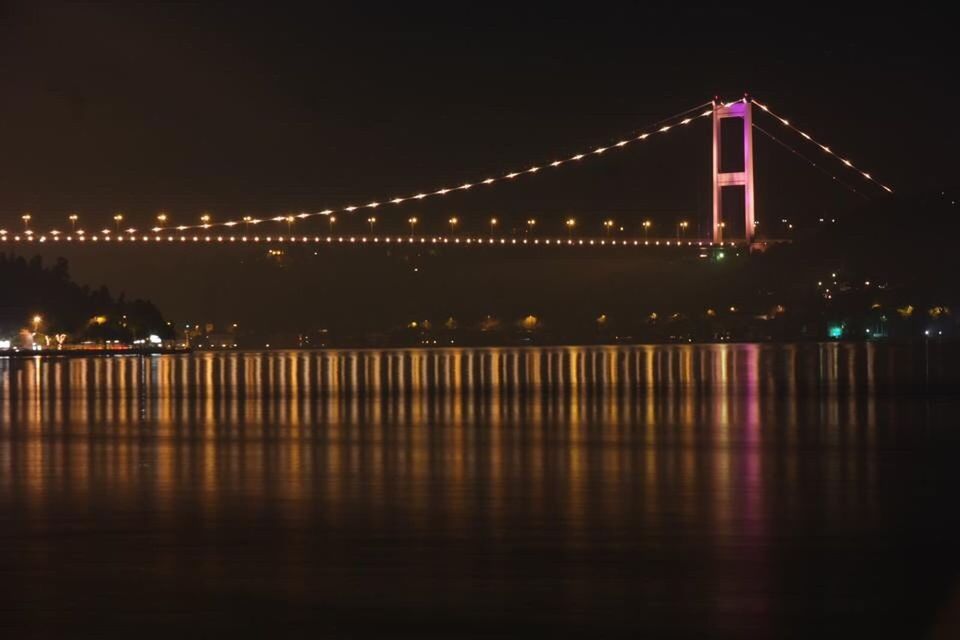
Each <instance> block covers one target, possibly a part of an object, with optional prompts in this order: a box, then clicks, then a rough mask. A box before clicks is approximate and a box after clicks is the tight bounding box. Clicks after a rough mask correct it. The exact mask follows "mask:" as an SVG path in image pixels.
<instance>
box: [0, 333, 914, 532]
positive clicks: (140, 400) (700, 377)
mask: <svg viewBox="0 0 960 640" xmlns="http://www.w3.org/2000/svg"><path fill="white" fill-rule="evenodd" d="M892 357H893V356H892V355H891V353H888V352H886V351H883V352H881V351H880V350H878V349H877V348H876V347H875V346H874V345H866V346H842V345H836V344H826V345H811V346H808V347H781V346H759V345H726V344H724V345H707V346H692V345H680V346H637V347H597V348H579V347H562V348H545V347H532V348H523V349H512V348H495V349H437V350H419V349H412V350H349V351H291V352H271V353H265V354H260V353H243V352H241V353H220V354H213V353H202V354H194V355H177V356H163V357H145V358H140V357H113V358H76V359H66V358H65V359H49V360H45V359H39V358H29V359H16V360H13V359H0V504H7V503H9V501H11V500H20V501H23V503H24V504H26V505H27V506H28V507H29V508H32V509H39V508H41V507H42V506H43V505H44V504H46V503H47V501H48V500H51V499H53V498H54V497H58V498H60V499H69V500H72V501H74V502H75V503H76V504H77V505H83V504H85V503H86V502H87V501H89V500H90V499H91V495H92V494H96V493H97V492H98V491H102V488H103V487H104V486H106V487H109V489H110V499H111V500H116V501H118V502H119V503H122V504H127V503H130V504H133V503H134V502H136V501H148V502H149V503H150V504H152V505H154V507H155V508H156V509H157V513H158V517H171V516H170V513H171V509H172V507H171V505H172V504H173V503H174V502H175V501H176V500H182V499H183V496H185V495H189V496H191V499H192V500H195V501H196V502H197V504H198V505H199V506H200V507H201V508H202V510H203V517H204V518H205V521H209V522H212V521H213V519H215V518H216V517H217V514H218V513H219V512H220V511H221V510H223V509H261V508H265V505H271V506H270V508H271V509H273V510H274V511H276V512H277V513H279V514H280V515H281V516H282V517H283V518H291V519H293V518H303V517H307V515H308V514H309V513H313V512H312V511H311V509H321V510H322V516H323V518H324V519H325V520H326V521H328V522H331V523H335V522H336V521H337V520H338V519H341V518H345V517H349V516H350V511H349V510H350V508H351V505H354V506H355V505H357V504H363V503H367V504H369V505H372V506H374V507H376V509H375V511H376V513H377V516H376V517H378V518H386V517H391V514H390V513H389V512H387V511H384V510H385V509H387V505H393V506H392V507H391V508H394V509H396V508H399V509H402V511H403V512H404V514H405V517H409V518H411V521H412V522H415V523H418V525H419V526H424V527H449V528H466V527H471V526H481V525H482V526H486V527H489V528H490V530H491V531H493V532H494V533H495V534H496V535H500V534H501V533H502V532H503V531H504V530H505V527H508V526H509V523H510V521H511V518H512V517H514V516H515V515H516V514H517V513H523V514H524V515H525V516H526V517H538V514H539V515H543V514H544V513H547V512H548V510H551V509H562V510H563V513H564V516H565V519H564V522H565V523H566V526H568V529H567V530H566V536H567V538H566V540H567V542H568V544H569V545H571V546H576V545H578V544H581V543H582V542H583V538H584V536H587V535H589V529H588V527H587V523H589V522H590V521H591V520H592V519H595V518H604V519H617V518H627V517H643V518H644V519H645V520H646V522H647V524H648V525H649V526H652V527H662V530H663V532H664V534H665V535H668V534H669V529H670V526H671V522H673V521H674V520H675V519H676V518H682V519H693V518H695V517H706V519H707V520H708V521H709V522H710V523H711V524H712V526H714V527H715V528H716V531H717V533H720V534H725V533H734V532H747V533H750V532H751V531H753V529H751V527H756V526H757V522H758V521H759V516H758V514H759V513H760V512H762V511H763V510H764V509H766V508H768V507H769V502H770V500H773V499H774V497H773V496H772V495H768V492H767V491H766V490H765V483H764V481H763V480H764V478H766V477H768V476H769V474H771V473H775V474H778V477H780V478H781V479H782V482H783V483H785V485H784V486H786V487H788V489H787V490H786V491H787V493H788V494H789V492H790V491H789V487H796V486H798V485H799V483H800V482H801V479H802V477H803V467H802V465H801V463H800V462H798V458H797V456H796V455H792V454H791V453H790V452H795V451H797V450H798V449H800V448H803V447H804V446H805V443H806V444H809V443H811V442H816V443H818V444H820V445H827V446H829V447H831V448H844V447H865V446H869V447H873V446H874V445H876V444H877V440H878V436H877V433H878V423H879V424H881V425H882V424H884V423H885V421H886V422H888V421H889V420H890V416H889V415H888V413H887V412H889V411H891V410H892V409H889V407H887V406H886V405H878V404H877V402H876V400H875V398H874V395H872V393H864V392H863V391H869V392H873V391H874V390H875V389H878V388H879V387H881V386H882V385H883V384H888V383H889V381H890V380H891V376H892V375H898V374H899V375H908V373H909V367H898V366H894V365H893V364H892V363H891V361H890V360H891V358H892ZM904 372H906V373H904ZM885 407H887V408H885ZM871 450H872V449H871ZM876 468H877V464H876V461H875V460H874V459H873V457H872V456H870V455H868V456H848V457H844V456H829V457H828V458H826V459H825V460H824V461H823V462H822V464H821V465H820V467H819V469H820V470H821V471H822V473H823V476H824V481H825V482H828V483H832V484H835V485H836V486H838V487H842V486H844V482H848V481H850V480H851V479H852V480H854V483H855V484H857V483H859V486H861V487H862V486H865V485H864V483H867V485H866V486H872V485H869V482H870V479H871V478H873V477H874V476H875V475H876ZM65 497H66V498H65ZM859 497H860V496H858V499H859ZM846 498H849V496H845V495H844V494H843V493H842V491H841V492H840V493H839V494H836V493H835V494H833V495H832V496H831V497H830V500H832V501H833V502H831V503H830V505H831V506H830V508H834V509H838V510H842V508H843V502H844V500H845V499H846ZM397 505H402V506H400V507H398V506H397ZM438 513H442V514H443V516H442V517H438V516H437V514H438ZM753 532H754V533H755V531H753Z"/></svg>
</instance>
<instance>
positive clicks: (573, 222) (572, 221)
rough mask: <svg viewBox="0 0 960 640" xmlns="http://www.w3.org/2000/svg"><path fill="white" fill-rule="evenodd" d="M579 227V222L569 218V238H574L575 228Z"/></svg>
mask: <svg viewBox="0 0 960 640" xmlns="http://www.w3.org/2000/svg"><path fill="white" fill-rule="evenodd" d="M575 226H577V221H576V220H574V219H573V218H567V237H568V238H572V237H573V228H574V227H575Z"/></svg>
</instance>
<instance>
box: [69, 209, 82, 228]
mask: <svg viewBox="0 0 960 640" xmlns="http://www.w3.org/2000/svg"><path fill="white" fill-rule="evenodd" d="M68 219H69V220H70V229H71V230H72V231H74V232H76V230H77V220H79V219H80V216H78V215H77V214H75V213H71V214H70V216H69V218H68Z"/></svg>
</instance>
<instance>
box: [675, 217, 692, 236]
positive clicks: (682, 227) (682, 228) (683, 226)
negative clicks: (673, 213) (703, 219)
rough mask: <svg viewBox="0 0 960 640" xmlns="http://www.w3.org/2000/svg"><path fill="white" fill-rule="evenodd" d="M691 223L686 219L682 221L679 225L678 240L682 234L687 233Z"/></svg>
mask: <svg viewBox="0 0 960 640" xmlns="http://www.w3.org/2000/svg"><path fill="white" fill-rule="evenodd" d="M689 225H690V223H688V222H687V221H686V220H681V221H680V223H679V224H678V225H677V240H679V239H680V237H681V236H683V235H685V234H686V231H687V227H688V226H689Z"/></svg>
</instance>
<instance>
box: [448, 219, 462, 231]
mask: <svg viewBox="0 0 960 640" xmlns="http://www.w3.org/2000/svg"><path fill="white" fill-rule="evenodd" d="M447 222H448V223H449V224H450V233H451V234H453V233H455V232H456V230H457V224H458V223H459V222H460V221H459V220H458V219H457V216H453V217H452V218H450V219H449V220H447Z"/></svg>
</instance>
